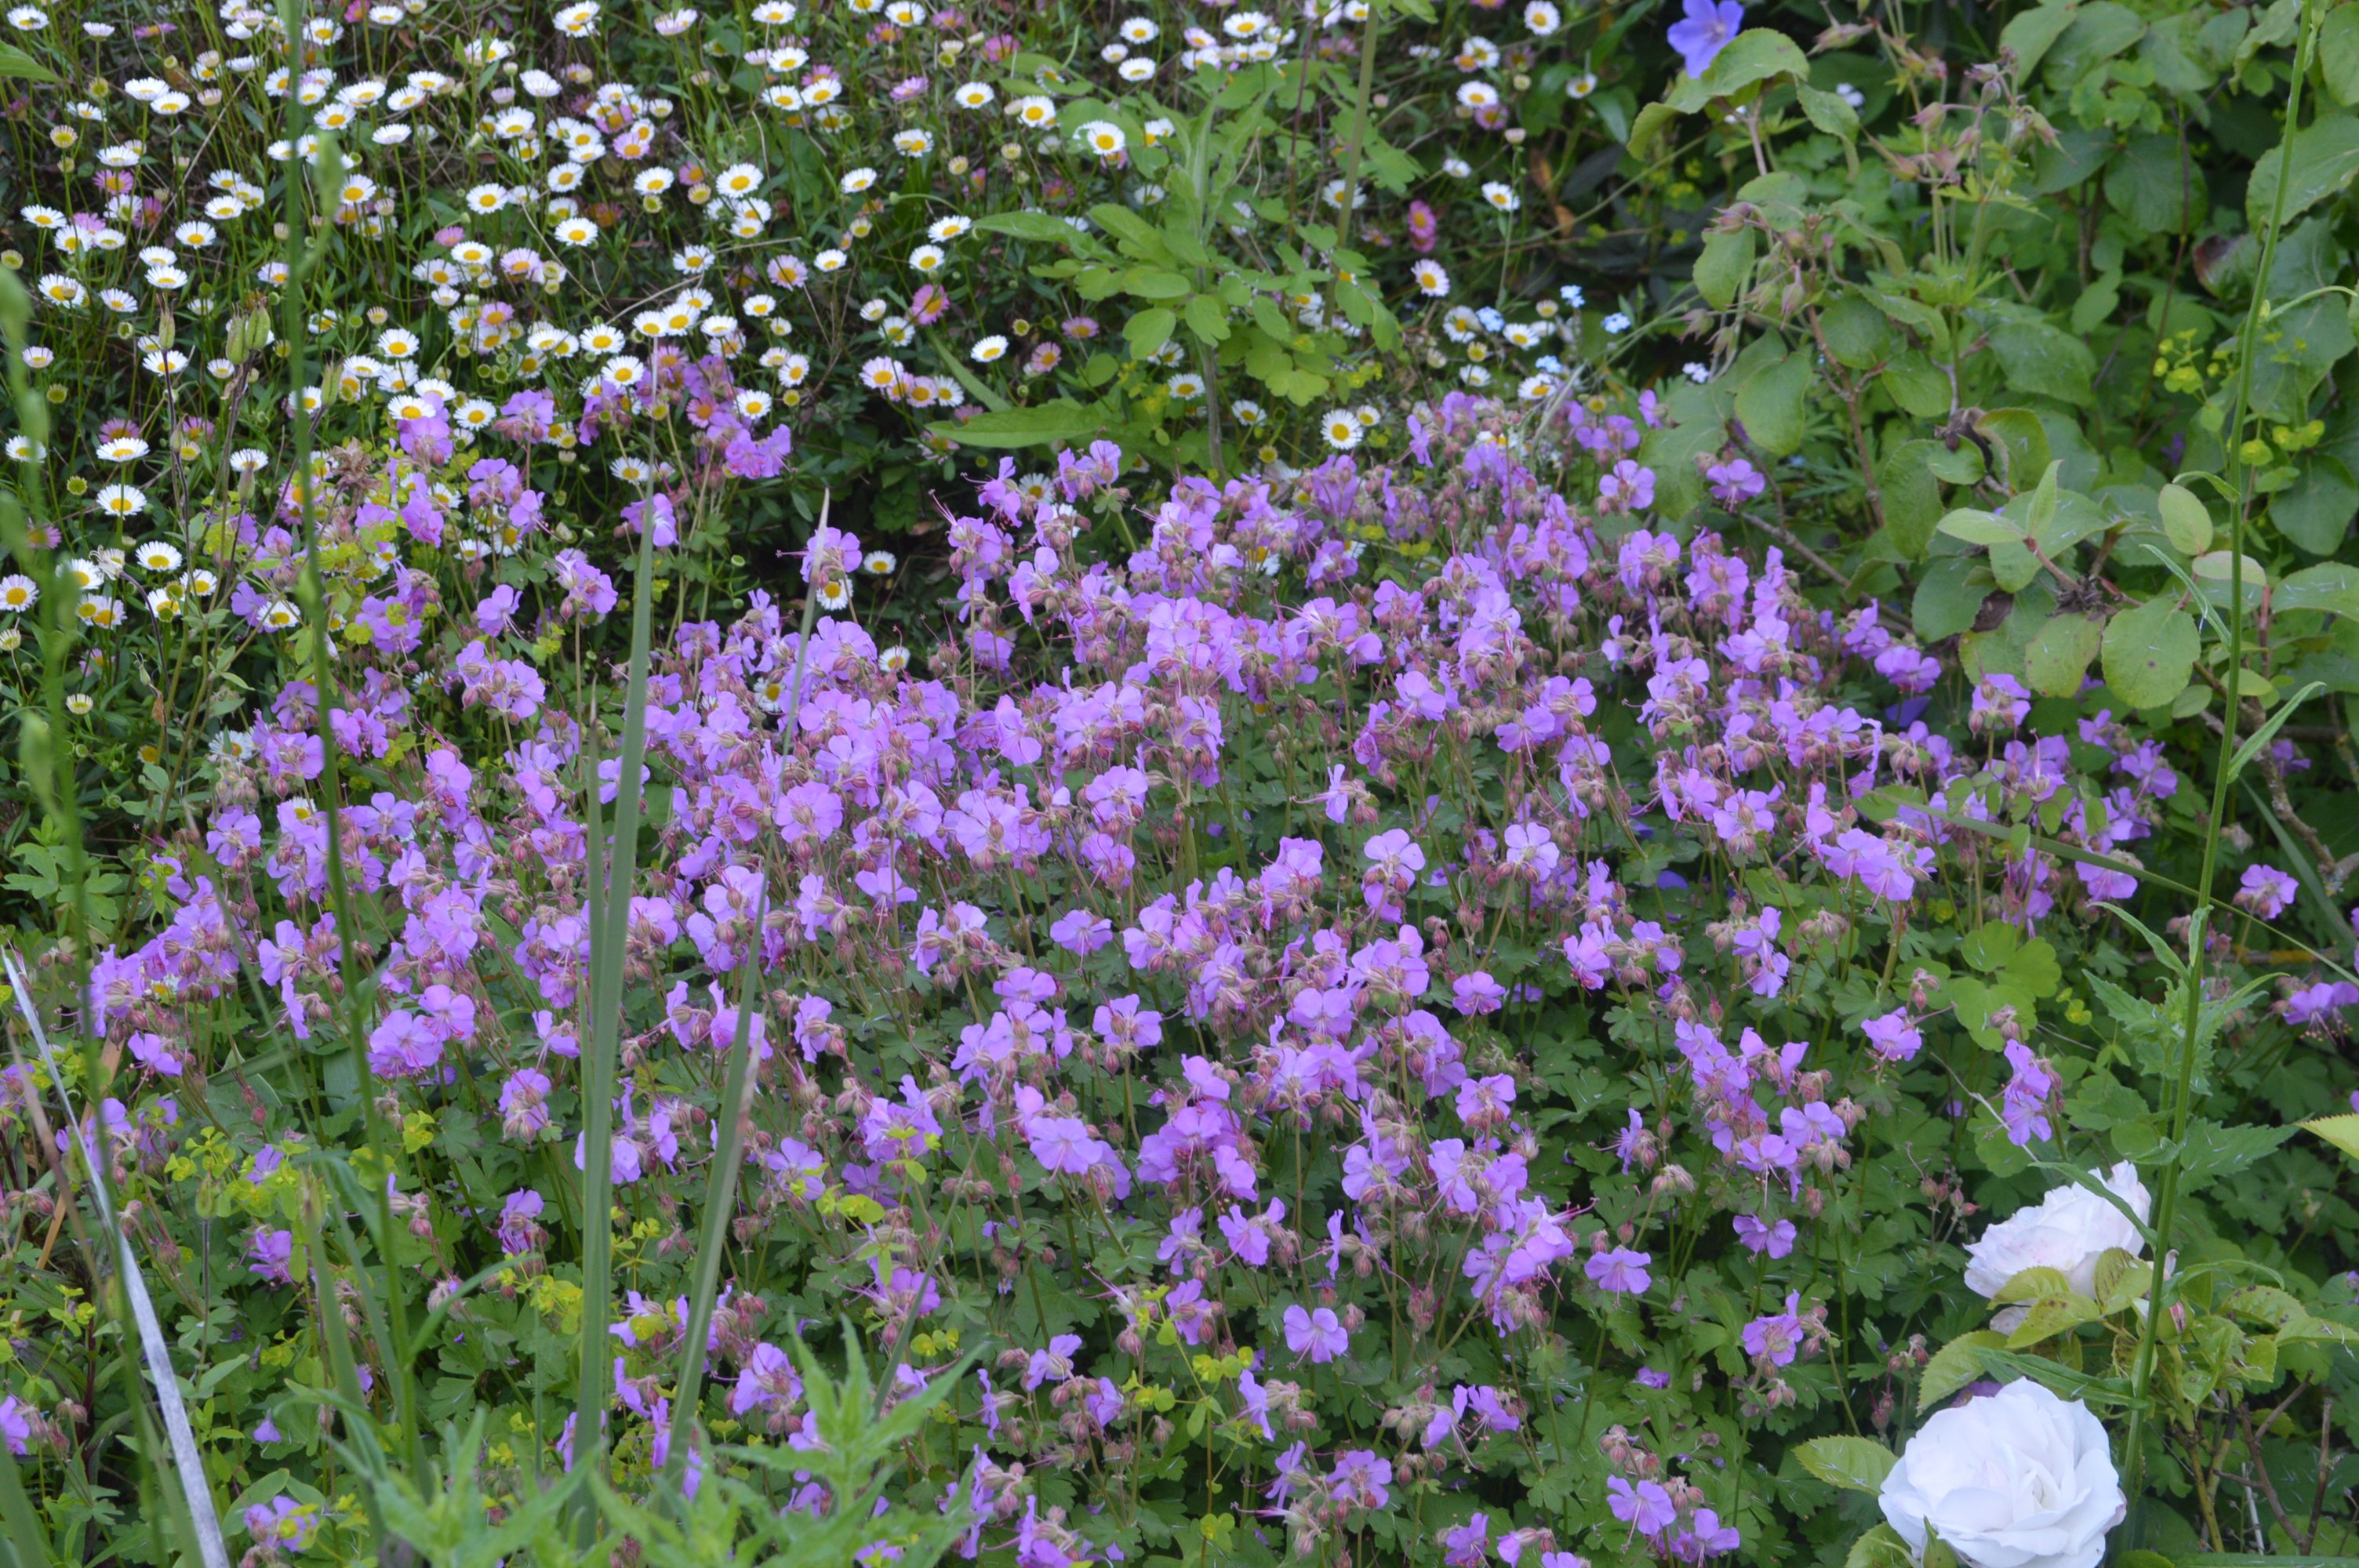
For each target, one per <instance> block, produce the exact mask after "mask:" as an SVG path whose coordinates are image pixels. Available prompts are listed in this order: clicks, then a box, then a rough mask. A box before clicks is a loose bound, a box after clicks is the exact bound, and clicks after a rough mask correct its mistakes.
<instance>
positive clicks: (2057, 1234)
mask: <svg viewBox="0 0 2359 1568" xmlns="http://www.w3.org/2000/svg"><path fill="white" fill-rule="evenodd" d="M2104 1184H2105V1185H2106V1186H2107V1187H2108V1188H2110V1189H2111V1190H2112V1191H2113V1192H2114V1195H2117V1196H2118V1197H2120V1198H2121V1199H2122V1201H2123V1202H2125V1203H2126V1204H2128V1205H2129V1206H2130V1207H2131V1208H2133V1209H2135V1210H2136V1211H2137V1217H2138V1218H2139V1219H2141V1220H2143V1219H2145V1218H2146V1217H2147V1213H2148V1211H2149V1208H2150V1206H2151V1202H2152V1200H2151V1199H2149V1198H2148V1197H2147V1190H2146V1187H2145V1184H2142V1183H2141V1182H2139V1180H2138V1175H2137V1167H2136V1166H2135V1165H2133V1164H2131V1163H2130V1162H2128V1161H2126V1160H2125V1161H2123V1162H2121V1163H2120V1164H2118V1165H2115V1166H2114V1168H2113V1169H2112V1170H2111V1171H2109V1172H2107V1173H2105V1176H2104ZM2112 1247H2118V1248H2120V1249H2122V1250H2123V1251H2125V1252H2127V1253H2129V1254H2130V1255H2131V1256H2132V1257H2136V1256H2137V1255H2138V1254H2139V1253H2140V1252H2142V1251H2144V1250H2145V1248H2146V1242H2145V1238H2142V1237H2141V1236H2139V1235H2138V1233H2137V1227H2136V1226H2134V1225H2132V1224H2131V1223H2130V1222H2129V1220H2128V1218H2127V1217H2125V1215H2124V1214H2123V1213H2122V1211H2121V1210H2120V1209H2117V1208H2115V1207H2114V1206H2113V1205H2112V1204H2109V1203H2107V1202H2106V1201H2105V1200H2104V1198H2101V1197H2099V1196H2098V1195H2096V1194H2094V1193H2093V1192H2091V1191H2090V1190H2089V1189H2088V1188H2086V1187H2083V1186H2080V1185H2078V1184H2068V1185H2065V1186H2060V1187H2058V1188H2056V1189H2055V1190H2054V1191H2052V1192H2050V1193H2049V1195H2047V1196H2046V1197H2044V1198H2042V1199H2040V1200H2039V1201H2038V1203H2036V1204H2034V1205H2032V1206H2030V1207H2029V1208H2027V1209H2020V1210H2017V1213H2016V1214H2015V1215H2014V1217H2012V1218H2008V1219H2005V1220H2002V1221H2000V1222H1999V1223H1998V1224H1996V1225H1994V1226H1992V1227H1990V1228H1989V1229H1988V1230H1985V1231H1984V1232H1983V1237H1982V1239H1981V1240H1979V1241H1977V1242H1975V1243H1974V1244H1973V1246H1971V1247H1969V1248H1967V1249H1966V1289H1968V1290H1970V1291H1972V1292H1974V1294H1976V1295H1978V1296H1995V1295H1996V1294H1998V1292H1999V1290H2000V1288H2001V1287H2003V1286H2004V1285H2005V1284H2006V1282H2007V1281H2009V1280H2011V1279H2013V1278H2014V1277H2015V1276H2016V1275H2017V1274H2019V1273H2021V1272H2022V1271H2024V1270H2026V1269H2053V1270H2055V1271H2057V1272H2059V1273H2060V1274H2062V1275H2063V1276H2064V1277H2065V1279H2067V1280H2069V1281H2071V1284H2072V1288H2073V1289H2074V1290H2076V1291H2078V1292H2081V1293H2082V1295H2094V1294H2096V1292H2097V1260H2098V1258H2099V1257H2100V1256H2102V1255H2103V1254H2104V1251H2105V1249H2108V1248H2112Z"/></svg>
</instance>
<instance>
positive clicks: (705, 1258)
mask: <svg viewBox="0 0 2359 1568" xmlns="http://www.w3.org/2000/svg"><path fill="white" fill-rule="evenodd" d="M834 500H835V492H833V491H832V490H829V491H825V492H821V497H820V503H819V526H821V528H824V527H826V526H827V518H828V512H829V509H830V507H831V506H832V504H833V503H834ZM818 623H819V595H818V594H817V593H815V592H806V593H805V594H804V595H803V629H802V636H801V637H800V638H799V639H798V640H797V641H796V643H795V672H794V676H793V678H792V679H791V680H790V681H789V682H788V687H787V706H786V716H785V719H784V720H783V728H784V730H785V732H786V733H787V734H789V735H791V734H793V733H794V728H795V719H796V717H797V716H798V715H799V713H800V712H801V711H802V705H803V669H804V666H805V665H806V664H807V662H808V661H809V659H810V640H811V629H812V628H813V627H814V626H816V625H817V624H818ZM765 918H766V909H765V910H759V911H756V914H755V917H754V933H755V935H754V940H753V942H752V943H751V944H750V945H749V946H748V947H747V950H746V953H745V957H744V959H743V960H741V962H742V964H743V969H744V972H743V973H742V974H741V975H740V977H739V979H738V982H737V1023H736V1028H735V1030H734V1032H733V1034H732V1038H731V1040H730V1043H729V1066H728V1069H727V1072H726V1074H725V1075H724V1079H725V1082H724V1086H723V1089H722V1091H721V1124H720V1126H719V1127H718V1128H717V1129H716V1130H715V1137H714V1140H713V1150H712V1174H711V1176H710V1177H709V1178H708V1179H707V1180H706V1182H705V1186H704V1234H703V1236H702V1238H701V1239H700V1241H699V1243H698V1246H697V1254H696V1290H695V1293H694V1294H693V1295H691V1296H690V1298H689V1314H688V1337H687V1338H686V1340H684V1341H683V1342H682V1343H681V1345H680V1352H679V1380H678V1382H677V1384H676V1386H675V1387H674V1389H673V1390H672V1414H671V1437H670V1447H669V1453H668V1454H666V1455H665V1462H664V1483H665V1490H666V1492H667V1494H668V1495H669V1496H672V1497H674V1498H678V1497H679V1495H680V1493H679V1487H680V1486H681V1483H682V1482H683V1480H684V1479H685V1477H686V1476H687V1474H688V1446H689V1440H690V1437H691V1436H692V1435H693V1433H694V1431H695V1412H696V1408H697V1401H698V1400H699V1399H700V1398H701V1395H702V1392H703V1389H702V1384H703V1380H704V1355H705V1350H704V1341H705V1336H706V1334H707V1333H708V1331H709V1330H710V1328H711V1326H712V1303H713V1293H714V1292H715V1291H716V1290H717V1289H718V1288H719V1285H720V1279H721V1254H722V1252H723V1249H725V1248H726V1247H727V1246H728V1242H729V1218H730V1216H731V1215H732V1214H733V1213H734V1212H735V1210H736V1206H737V1167H738V1163H739V1159H738V1150H739V1148H740V1145H741V1142H742V1134H741V1128H742V1126H743V1124H744V1122H745V1113H746V1111H747V1109H748V1108H750V1107H751V1106H752V1104H753V1096H754V1084H755V1079H754V1074H753V1069H752V1065H751V1063H750V1061H749V1058H750V1057H751V1055H752V1047H751V1044H750V1041H751V1039H752V1035H753V1020H754V994H755V983H756V980H757V979H759V978H760V975H761V968H762V964H761V957H762V955H761V930H762V922H763V920H764V919H765Z"/></svg>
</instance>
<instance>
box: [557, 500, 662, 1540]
mask: <svg viewBox="0 0 2359 1568" xmlns="http://www.w3.org/2000/svg"><path fill="white" fill-rule="evenodd" d="M655 538H656V532H655V520H654V519H653V518H652V517H649V518H645V519H643V520H642V523H641V526H640V529H639V557H638V564H637V567H636V569H635V570H634V572H633V574H632V578H631V663H630V672H629V675H628V676H627V677H626V678H625V683H624V687H623V752H622V758H621V762H622V767H621V771H620V772H619V773H617V774H616V776H615V779H614V849H612V851H611V852H607V853H605V854H603V857H602V854H601V851H600V849H599V846H598V842H597V840H596V838H594V837H593V838H592V840H591V843H590V854H591V860H592V864H591V875H590V881H591V884H592V892H593V894H594V895H595V896H596V897H597V898H598V899H599V901H600V902H599V903H598V904H597V907H596V911H595V914H594V916H593V918H592V923H591V926H590V987H591V995H590V1049H589V1052H588V1054H586V1055H584V1056H583V1058H582V1374H581V1385H580V1390H581V1391H580V1394H579V1397H578V1399H577V1400H576V1403H575V1406H574V1417H575V1419H574V1423H573V1444H574V1458H575V1463H577V1464H580V1463H582V1462H583V1461H584V1460H588V1461H590V1462H592V1463H593V1464H594V1463H596V1462H598V1460H599V1458H600V1456H602V1455H603V1452H604V1447H605V1442H604V1439H605V1433H604V1418H605V1412H606V1396H607V1394H608V1393H609V1391H610V1390H611V1380H612V1374H613V1368H612V1367H611V1365H610V1363H609V1359H608V1357H609V1351H608V1348H607V1345H606V1338H607V1335H606V1327H607V1324H608V1321H609V1314H610V1311H611V1309H612V1307H613V1304H614V1303H613V1302H612V1300H611V1299H610V1298H611V1296H612V1293H613V1286H614V1280H613V1274H614V1218H613V1215H614V1074H615V1066H614V1058H615V1054H616V1050H617V1044H618V1037H619V1035H620V1033H621V1030H622V1017H623V945H624V941H625V936H626V935H627V934H628V932H629V929H630V917H631V889H632V886H633V883H634V881H636V877H637V874H638V860H639V768H640V765H641V763H642V762H644V760H645V758H646V756H647V640H648V625H649V621H650V618H651V616H652V614H653V612H654V600H655V594H654V592H653V582H652V579H653V578H654V576H655V553H656V546H655ZM590 798H591V800H592V802H595V801H596V799H597V798H598V779H597V773H596V772H595V771H594V770H592V773H591V777H590ZM602 859H603V873H604V874H603V877H602V876H601V874H600V872H601V870H602V868H601V865H600V861H601V860H602ZM590 1499H591V1494H590V1493H589V1492H587V1491H584V1492H583V1493H582V1501H581V1503H580V1504H579V1507H580V1509H581V1512H580V1513H579V1514H578V1515H577V1522H578V1523H579V1524H581V1525H582V1526H583V1527H585V1528H586V1527H587V1526H588V1525H589V1523H590V1522H591V1521H592V1520H593V1519H595V1518H596V1511H595V1508H594V1505H593V1504H592V1501H591V1500H590Z"/></svg>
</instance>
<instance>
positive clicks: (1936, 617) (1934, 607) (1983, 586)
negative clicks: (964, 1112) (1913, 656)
mask: <svg viewBox="0 0 2359 1568" xmlns="http://www.w3.org/2000/svg"><path fill="white" fill-rule="evenodd" d="M1996 586H1997V585H1996V583H1995V580H1994V579H1992V577H1991V573H1990V568H1989V567H1987V566H1985V565H1984V563H1982V562H1981V561H1978V560H1976V559H1974V558H1973V557H1971V556H1950V557H1944V558H1943V559H1940V560H1937V561H1935V562H1933V563H1932V564H1931V565H1930V566H1929V567H1928V568H1925V575H1924V576H1923V577H1921V578H1919V579H1918V581H1917V593H1916V596H1915V598H1913V599H1912V600H1910V601H1909V623H1910V626H1911V628H1912V629H1913V630H1914V631H1915V632H1916V633H1917V635H1918V636H1919V637H1921V638H1923V639H1924V640H1925V641H1927V642H1929V643H1938V642H1940V640H1941V639H1942V638H1944V637H1954V636H1956V635H1957V634H1958V633H1961V632H1963V631H1965V630H1967V629H1968V628H1969V627H1971V626H1973V623H1974V620H1975V618H1976V617H1977V616H1979V615H1980V614H1981V613H1982V608H1983V600H1985V599H1987V598H1989V597H1990V591H1991V589H1993V588H1995V587H1996Z"/></svg>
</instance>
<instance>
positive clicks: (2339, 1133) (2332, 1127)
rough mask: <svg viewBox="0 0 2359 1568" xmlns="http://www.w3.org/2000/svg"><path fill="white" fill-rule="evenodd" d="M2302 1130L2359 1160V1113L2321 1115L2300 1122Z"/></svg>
mask: <svg viewBox="0 0 2359 1568" xmlns="http://www.w3.org/2000/svg"><path fill="white" fill-rule="evenodd" d="M2301 1129H2302V1130H2303V1131H2304V1132H2314V1133H2316V1134H2318V1136H2319V1137H2321V1138H2323V1139H2325V1140H2326V1141H2328V1142H2329V1143H2332V1144H2333V1145H2334V1146H2335V1147H2336V1148H2337V1149H2340V1150H2342V1151H2343V1152H2344V1153H2345V1154H2348V1155H2350V1156H2351V1158H2353V1159H2354V1160H2359V1115H2352V1114H2348V1113H2346V1114H2344V1115H2342V1116H2321V1117H2315V1118H2312V1119H2310V1120H2309V1121H2305V1122H2303V1123H2302V1124H2301Z"/></svg>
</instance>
